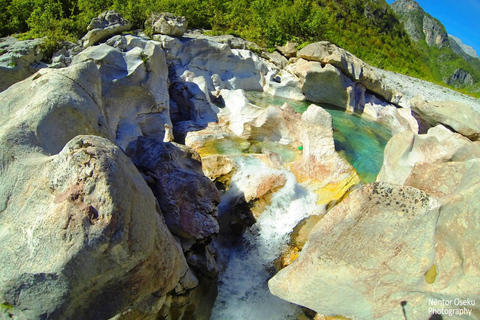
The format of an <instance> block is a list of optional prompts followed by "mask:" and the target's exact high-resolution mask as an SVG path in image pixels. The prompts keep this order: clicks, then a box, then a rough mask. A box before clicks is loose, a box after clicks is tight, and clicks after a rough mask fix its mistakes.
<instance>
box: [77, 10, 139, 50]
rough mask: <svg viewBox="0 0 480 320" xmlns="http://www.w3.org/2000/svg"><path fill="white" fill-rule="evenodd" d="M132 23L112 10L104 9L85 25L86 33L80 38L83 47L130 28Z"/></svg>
mask: <svg viewBox="0 0 480 320" xmlns="http://www.w3.org/2000/svg"><path fill="white" fill-rule="evenodd" d="M131 27H132V24H131V23H130V22H129V21H128V20H126V19H124V18H123V17H122V16H121V15H120V14H119V13H118V12H116V11H114V10H109V11H105V12H103V13H102V14H100V15H99V16H98V17H96V18H93V19H92V21H91V22H90V24H89V25H88V27H87V31H88V32H87V34H86V35H84V36H83V38H82V39H81V40H80V41H81V42H82V45H83V47H84V48H86V47H89V46H93V45H94V44H96V43H97V42H99V41H102V40H106V39H108V38H110V37H112V36H114V35H116V34H120V33H122V32H124V31H128V30H130V28H131Z"/></svg>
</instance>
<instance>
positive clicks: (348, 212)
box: [268, 183, 438, 320]
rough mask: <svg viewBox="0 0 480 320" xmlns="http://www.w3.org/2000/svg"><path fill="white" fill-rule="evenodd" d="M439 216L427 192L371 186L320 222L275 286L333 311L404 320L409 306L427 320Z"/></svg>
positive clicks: (277, 291) (412, 314) (284, 294)
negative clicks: (427, 274) (427, 296)
mask: <svg viewBox="0 0 480 320" xmlns="http://www.w3.org/2000/svg"><path fill="white" fill-rule="evenodd" d="M437 218H438V203H437V201H436V200H435V199H434V198H432V197H430V196H428V195H427V194H426V193H425V192H423V191H420V190H418V189H415V188H412V187H399V186H394V185H390V184H384V183H373V184H369V185H366V186H364V187H363V188H361V189H359V190H356V191H353V192H352V193H351V194H350V195H349V196H348V197H347V198H346V199H345V200H344V201H343V202H341V203H340V204H339V205H337V206H336V207H334V208H333V209H332V210H331V211H329V212H328V213H327V214H326V215H325V216H324V218H323V219H321V220H320V221H319V222H318V223H317V224H316V225H315V227H314V228H313V230H312V233H311V234H310V237H309V240H308V242H307V244H306V245H305V247H304V249H303V250H302V251H301V253H300V256H299V258H298V259H297V260H295V261H294V262H293V263H292V264H291V265H289V266H288V267H286V268H284V269H282V270H281V271H280V272H279V273H278V274H277V275H275V276H274V277H273V278H272V279H271V280H270V281H269V283H268V285H269V288H270V291H271V292H272V293H273V294H274V295H277V296H279V297H280V298H282V299H285V300H287V301H290V302H293V303H296V304H299V305H302V306H305V307H307V308H309V309H312V310H314V311H316V312H318V313H320V314H323V315H327V316H335V315H341V316H344V317H347V318H350V319H365V320H366V319H379V318H382V319H402V318H403V316H404V313H403V312H404V310H405V312H406V315H407V318H408V319H426V318H428V317H429V313H428V307H426V303H427V302H428V299H427V298H426V295H425V294H424V293H423V292H422V291H426V290H428V289H427V288H428V283H427V282H426V280H425V277H424V275H425V273H426V272H427V271H428V270H429V269H430V268H431V267H432V265H433V264H434V262H435V242H434V236H435V225H436V221H437ZM346 301H348V303H346ZM402 301H407V302H408V304H407V305H406V306H405V307H402V306H404V304H403V302H402ZM419 306H420V307H421V308H420V307H419Z"/></svg>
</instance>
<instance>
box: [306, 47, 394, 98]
mask: <svg viewBox="0 0 480 320" xmlns="http://www.w3.org/2000/svg"><path fill="white" fill-rule="evenodd" d="M297 56H298V57H300V58H303V59H305V60H308V61H318V62H320V63H322V65H326V64H331V65H333V66H335V67H336V68H338V69H339V70H340V71H342V72H343V73H344V74H345V75H347V76H348V77H349V78H350V79H351V80H353V81H355V82H358V83H360V84H362V85H363V86H364V87H365V88H367V89H368V90H370V91H372V92H374V93H376V94H378V95H380V96H381V97H383V98H384V99H385V100H387V101H392V99H393V98H394V96H395V92H394V91H393V90H392V89H391V88H389V87H388V86H387V85H386V84H385V83H384V82H383V81H382V79H381V77H379V76H378V75H377V74H376V73H375V70H374V69H373V68H372V67H371V66H370V65H368V64H367V63H365V62H363V61H362V60H360V59H359V58H357V57H356V56H354V55H353V54H351V53H350V52H348V51H346V50H345V49H342V48H339V47H337V46H336V45H334V44H333V43H330V42H328V41H320V42H315V43H312V44H309V45H308V46H306V47H305V48H303V49H302V50H300V51H299V52H298V54H297Z"/></svg>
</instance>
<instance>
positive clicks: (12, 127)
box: [0, 62, 111, 159]
mask: <svg viewBox="0 0 480 320" xmlns="http://www.w3.org/2000/svg"><path fill="white" fill-rule="evenodd" d="M101 90H102V85H101V78H100V74H99V72H98V69H97V68H96V66H95V64H94V63H93V62H85V63H81V64H77V65H75V66H72V67H70V68H65V69H42V70H40V71H39V72H38V73H37V74H35V75H34V76H32V77H30V78H28V79H26V80H24V81H21V82H19V83H16V84H14V85H13V86H11V87H10V88H8V89H7V90H5V91H3V92H2V93H0V105H1V108H0V141H1V142H2V143H1V144H0V152H1V154H2V156H3V157H4V159H9V158H10V157H12V158H15V157H19V156H20V155H21V154H25V153H29V152H32V151H40V152H43V153H45V154H56V153H58V152H60V150H62V149H63V147H64V146H65V144H66V143H67V142H68V141H70V140H71V139H72V138H74V137H75V136H77V135H80V134H91V135H97V136H100V137H105V138H107V139H108V138H110V137H111V136H110V130H109V127H108V124H107V119H106V117H105V113H104V110H103V103H102V98H101V97H102V96H101ZM26 92H28V94H25V93H26Z"/></svg>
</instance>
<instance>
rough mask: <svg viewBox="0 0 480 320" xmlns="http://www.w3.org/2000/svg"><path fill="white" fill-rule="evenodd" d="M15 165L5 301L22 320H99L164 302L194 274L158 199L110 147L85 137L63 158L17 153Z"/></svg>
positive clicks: (5, 193)
mask: <svg viewBox="0 0 480 320" xmlns="http://www.w3.org/2000/svg"><path fill="white" fill-rule="evenodd" d="M7 167H8V170H6V171H4V170H2V171H1V172H0V174H1V178H2V181H4V182H5V181H8V182H7V183H2V185H1V188H0V197H1V203H2V205H1V207H2V215H1V225H2V233H1V237H0V242H1V243H2V245H4V246H6V247H8V248H10V249H9V250H2V253H1V255H2V261H3V262H2V270H3V272H2V273H1V279H0V283H1V285H0V295H1V296H2V299H3V300H4V301H5V302H4V303H6V304H8V305H12V306H14V310H13V312H14V314H17V313H18V314H17V315H18V316H24V317H26V318H28V319H36V318H43V317H47V316H51V317H55V318H64V319H68V318H73V317H82V318H89V319H99V318H110V317H113V316H115V315H116V314H117V313H120V312H122V311H124V310H126V309H127V307H132V308H133V309H135V308H136V306H137V305H138V306H141V305H147V304H149V303H151V304H150V306H152V307H153V305H157V304H160V306H161V304H162V299H164V298H165V295H166V294H167V292H168V291H170V290H172V289H173V288H174V287H175V286H176V284H177V282H178V281H179V279H180V278H181V277H182V276H183V274H184V273H185V272H186V271H187V264H186V262H185V258H184V257H183V254H182V252H181V249H180V247H179V246H178V245H177V243H176V241H175V240H174V238H173V237H172V235H171V234H170V232H169V231H168V229H167V227H166V225H165V222H164V221H163V218H162V216H161V212H160V211H159V209H158V207H157V206H156V202H155V198H154V196H153V194H152V193H151V191H150V190H149V188H148V186H147V184H146V183H145V181H144V179H143V178H142V176H141V175H140V174H139V173H138V171H137V170H136V168H135V167H134V166H133V164H132V163H131V161H130V160H129V159H128V158H127V157H126V156H125V155H124V153H123V152H122V151H121V150H120V148H118V147H117V146H115V145H114V144H113V143H111V142H110V141H108V140H106V139H104V138H101V137H98V136H77V137H75V138H74V139H72V140H71V141H70V142H68V143H67V144H66V146H65V147H64V148H63V149H62V150H61V151H60V153H59V154H57V155H54V156H48V155H45V154H42V153H35V152H32V153H29V154H27V155H21V154H18V153H17V158H16V160H15V161H9V162H8V163H5V162H4V160H2V168H7ZM19 261H23V262H22V263H21V267H19V265H18V262H19ZM159 266H162V268H159ZM133 288H135V290H133ZM105 294H108V295H109V296H111V298H110V299H109V300H108V301H103V299H102V298H101V297H103V296H105ZM154 296H155V298H153V297H154ZM147 301H149V302H147ZM160 306H158V308H157V311H158V310H159V308H160ZM149 312H153V313H154V312H155V308H154V307H153V309H152V310H150V311H149Z"/></svg>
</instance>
